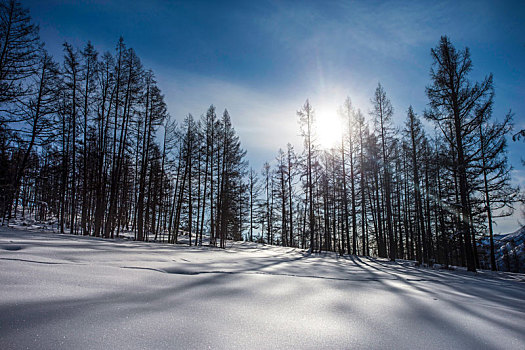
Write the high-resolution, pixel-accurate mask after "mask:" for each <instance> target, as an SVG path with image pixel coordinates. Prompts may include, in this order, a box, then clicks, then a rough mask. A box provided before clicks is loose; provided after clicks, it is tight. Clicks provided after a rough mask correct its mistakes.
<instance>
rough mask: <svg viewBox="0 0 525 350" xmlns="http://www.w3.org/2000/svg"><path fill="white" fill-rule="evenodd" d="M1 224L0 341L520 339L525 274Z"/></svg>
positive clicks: (414, 342) (472, 343) (496, 344)
mask: <svg viewBox="0 0 525 350" xmlns="http://www.w3.org/2000/svg"><path fill="white" fill-rule="evenodd" d="M410 265H411V264H410V263H408V262H397V263H390V262H386V261H382V260H379V259H369V258H364V257H355V256H345V257H337V256H336V255H334V254H326V255H319V254H308V252H306V251H303V250H300V249H293V248H283V247H271V246H264V245H257V244H253V243H230V244H229V247H228V249H226V250H219V249H214V248H208V247H191V248H190V247H187V246H172V245H167V244H155V243H141V242H133V241H125V240H120V241H119V240H115V241H113V240H103V239H97V238H91V237H79V236H71V235H60V234H52V233H45V232H34V231H28V230H14V229H6V228H1V229H0V349H25V348H29V349H178V348H183V349H208V348H211V349H289V348H294V349H321V348H330V349H343V348H353V349H458V348H461V349H525V276H524V275H523V274H509V273H489V272H482V273H478V274H470V273H467V272H465V271H445V270H432V269H426V268H416V267H413V266H410Z"/></svg>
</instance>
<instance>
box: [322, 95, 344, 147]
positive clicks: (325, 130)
mask: <svg viewBox="0 0 525 350" xmlns="http://www.w3.org/2000/svg"><path fill="white" fill-rule="evenodd" d="M315 117H316V121H315V123H316V136H317V137H316V139H317V143H318V144H319V145H320V146H321V148H322V149H330V148H334V147H338V146H339V145H340V143H341V135H342V130H343V126H342V125H341V117H340V116H339V115H338V113H337V108H336V107H335V106H327V105H323V106H319V107H318V108H317V109H316V113H315Z"/></svg>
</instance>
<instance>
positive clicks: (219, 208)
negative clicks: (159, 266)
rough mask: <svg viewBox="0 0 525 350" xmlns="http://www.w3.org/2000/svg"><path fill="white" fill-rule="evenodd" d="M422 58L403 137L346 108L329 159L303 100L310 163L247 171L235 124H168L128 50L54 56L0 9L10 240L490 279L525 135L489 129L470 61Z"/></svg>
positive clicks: (1, 179)
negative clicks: (498, 225) (117, 244)
mask: <svg viewBox="0 0 525 350" xmlns="http://www.w3.org/2000/svg"><path fill="white" fill-rule="evenodd" d="M436 39H437V38H436ZM429 52H430V55H431V58H432V62H433V63H432V65H431V67H428V69H429V71H430V78H429V81H428V85H427V87H426V91H425V92H426V96H427V98H428V101H427V102H428V104H427V106H428V107H427V108H426V109H425V110H422V111H415V110H414V109H413V108H412V107H410V106H406V107H404V108H406V109H405V110H396V114H398V115H399V114H403V115H405V118H404V120H405V122H404V125H394V123H393V121H392V119H393V115H394V109H393V106H392V103H391V100H390V98H389V95H388V92H387V91H386V90H385V88H384V87H383V86H382V85H381V84H380V83H379V84H378V85H377V88H376V89H375V91H371V92H370V106H354V105H353V103H352V100H351V97H348V98H347V99H346V100H345V101H341V108H340V117H341V119H342V121H343V124H344V132H343V134H342V137H341V140H338V141H337V142H338V145H339V146H338V147H335V148H331V149H323V148H322V147H321V146H320V145H319V144H318V143H317V142H316V132H315V125H316V122H317V121H316V113H315V106H313V105H312V104H311V103H310V101H309V100H308V99H306V101H305V103H304V105H302V106H297V107H298V111H297V115H296V116H295V117H296V119H297V121H298V124H299V126H298V129H299V131H300V133H301V136H302V138H303V141H304V143H303V148H302V149H295V148H294V147H293V146H292V144H291V143H288V142H287V140H283V141H282V144H283V148H282V149H279V150H278V152H277V155H276V157H275V159H272V160H268V162H266V163H265V164H264V166H263V168H262V169H254V168H253V167H250V165H249V163H248V160H247V156H246V150H245V149H244V148H243V147H242V145H241V142H240V137H239V135H238V133H237V132H236V130H235V128H234V126H233V125H232V119H231V117H230V114H229V112H228V110H224V111H217V110H216V108H215V107H214V105H210V106H209V107H208V108H207V110H206V112H205V113H203V114H202V115H200V116H198V117H194V116H193V115H192V114H188V115H186V116H172V115H170V114H169V112H168V106H167V104H166V102H165V97H164V95H163V93H162V91H161V89H160V87H159V86H158V84H157V81H156V78H155V73H154V72H153V71H152V70H150V69H148V68H147V67H144V66H143V64H142V63H141V60H140V58H139V57H138V56H137V53H136V52H135V51H134V50H133V49H132V48H131V47H128V46H127V45H126V42H125V41H124V39H123V38H119V39H118V40H116V45H115V49H114V50H113V51H112V52H99V51H97V49H96V47H95V46H94V45H92V43H91V42H87V43H86V44H85V45H84V46H83V47H75V46H73V45H71V44H69V43H67V42H65V43H64V44H63V56H62V57H51V55H50V54H49V53H47V52H46V49H45V47H44V44H43V42H42V41H41V40H40V37H39V28H38V26H37V25H35V23H33V22H32V20H31V17H30V14H29V12H28V10H27V9H26V8H25V7H24V6H23V5H22V4H20V3H19V2H18V1H14V0H9V1H1V2H0V216H1V217H2V219H1V220H2V225H9V224H10V223H11V222H13V220H15V219H16V218H25V217H31V218H34V220H36V221H37V222H41V223H44V224H45V225H49V226H53V227H56V230H57V231H58V232H60V233H69V234H72V235H84V236H95V237H104V238H117V237H121V236H126V235H128V237H132V238H133V239H134V240H137V241H150V242H165V243H166V242H167V243H172V244H176V243H178V240H179V238H180V237H181V236H185V237H186V236H187V238H188V240H187V241H186V240H185V242H187V243H188V244H189V245H196V246H199V245H203V244H204V243H205V242H209V244H210V245H211V246H216V247H220V248H225V247H226V241H227V240H236V241H239V240H246V241H252V242H253V241H257V242H260V243H266V244H270V245H280V246H286V247H298V248H302V249H308V250H310V251H311V252H320V251H333V252H337V253H338V254H340V255H344V254H352V255H364V256H372V257H382V258H389V259H390V260H392V261H393V260H396V259H407V260H415V261H417V262H418V264H421V265H426V266H429V265H430V266H431V265H433V264H441V265H443V266H445V267H448V266H466V267H467V268H468V270H469V271H476V270H477V269H481V268H483V269H492V270H496V268H497V264H496V253H495V250H496V248H495V244H496V243H495V238H494V228H493V221H494V219H495V218H496V217H499V216H506V215H510V214H512V212H513V210H514V207H515V205H516V204H517V203H519V201H520V191H519V188H517V187H515V186H513V185H512V184H511V175H510V174H511V173H510V170H511V167H510V165H509V162H508V158H507V140H508V139H509V137H511V136H512V135H513V134H515V135H516V136H520V135H523V134H525V133H524V132H523V131H522V132H521V134H520V133H519V132H518V133H516V131H515V130H514V131H513V123H512V117H513V113H512V112H511V111H509V112H508V114H506V115H504V116H495V115H493V105H494V98H495V97H494V96H495V92H494V86H493V79H494V78H493V76H492V74H487V75H486V76H485V77H484V78H483V79H482V80H480V81H475V80H473V79H471V77H470V73H471V70H472V67H473V63H472V61H471V55H470V51H469V49H468V48H457V47H455V46H454V44H453V43H452V41H451V39H450V38H449V37H447V36H442V37H441V38H440V39H439V40H437V43H436V46H435V47H434V48H429ZM305 97H306V96H305ZM210 103H213V101H210ZM205 108H206V106H203V110H204V109H205ZM365 110H366V111H367V112H364V111H365ZM368 110H370V112H368ZM425 124H429V125H432V126H433V127H434V128H435V129H436V130H438V133H431V132H429V131H428V130H427V129H428V128H426V127H425V126H424V125H425ZM516 142H521V141H520V140H517V141H516ZM203 237H204V238H203ZM484 242H488V243H484ZM485 246H486V247H485ZM506 259H507V260H508V261H510V260H512V261H514V260H517V259H518V257H517V256H510V255H508V256H507V257H506ZM509 264H510V262H509ZM516 269H520V266H517V267H516Z"/></svg>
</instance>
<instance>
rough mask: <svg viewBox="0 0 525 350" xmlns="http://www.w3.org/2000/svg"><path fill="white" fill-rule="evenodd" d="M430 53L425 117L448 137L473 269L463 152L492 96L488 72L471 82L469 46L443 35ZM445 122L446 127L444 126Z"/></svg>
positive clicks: (461, 224)
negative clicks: (480, 111) (458, 47)
mask: <svg viewBox="0 0 525 350" xmlns="http://www.w3.org/2000/svg"><path fill="white" fill-rule="evenodd" d="M431 55H432V58H433V61H434V62H433V64H432V68H431V70H430V76H431V79H432V81H431V84H430V85H429V86H427V88H426V93H427V96H428V99H429V105H430V110H429V111H427V113H425V116H426V117H427V118H428V119H429V120H432V121H434V122H435V123H436V124H437V125H438V126H439V127H440V129H441V130H442V131H443V133H444V135H445V137H447V138H448V139H449V140H451V144H452V145H453V147H454V150H455V153H456V154H457V162H456V170H457V174H458V180H459V194H460V202H459V203H458V207H459V208H460V210H459V211H460V215H461V217H460V218H459V220H458V223H459V229H460V234H461V235H462V236H463V237H464V241H465V254H466V261H467V268H468V270H469V271H476V265H475V257H474V254H473V246H472V244H473V242H472V239H471V234H470V225H469V215H470V208H469V187H470V185H469V183H468V177H467V173H468V168H469V163H468V155H467V154H465V152H466V149H465V142H466V141H467V139H468V138H469V137H471V136H472V134H473V133H475V132H477V130H478V125H479V118H478V117H477V116H476V113H475V112H476V110H478V109H480V108H482V106H483V105H484V104H486V103H488V102H489V101H490V100H492V98H493V87H492V85H493V83H492V74H490V75H489V76H487V77H485V79H484V80H483V81H482V82H479V83H472V82H471V81H470V80H469V78H468V75H469V73H470V71H471V70H472V61H471V59H470V51H469V49H468V48H466V49H464V50H460V51H458V50H456V48H455V47H454V45H452V43H451V42H450V39H449V38H448V37H446V36H443V37H441V39H440V41H439V44H438V46H436V47H435V48H433V49H432V50H431ZM447 123H448V124H449V125H450V127H449V128H447V127H446V125H445V124H447ZM449 130H450V132H449Z"/></svg>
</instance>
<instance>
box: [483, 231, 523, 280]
mask: <svg viewBox="0 0 525 350" xmlns="http://www.w3.org/2000/svg"><path fill="white" fill-rule="evenodd" d="M494 245H495V248H496V264H497V266H498V270H499V271H510V272H525V226H523V227H522V228H520V229H518V230H517V231H516V232H513V233H508V234H505V235H494ZM480 246H481V248H482V252H481V254H482V256H481V257H480V259H481V260H482V261H480V263H481V264H482V265H484V266H482V267H484V268H490V241H489V238H488V237H487V238H484V239H482V240H481V242H480Z"/></svg>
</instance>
